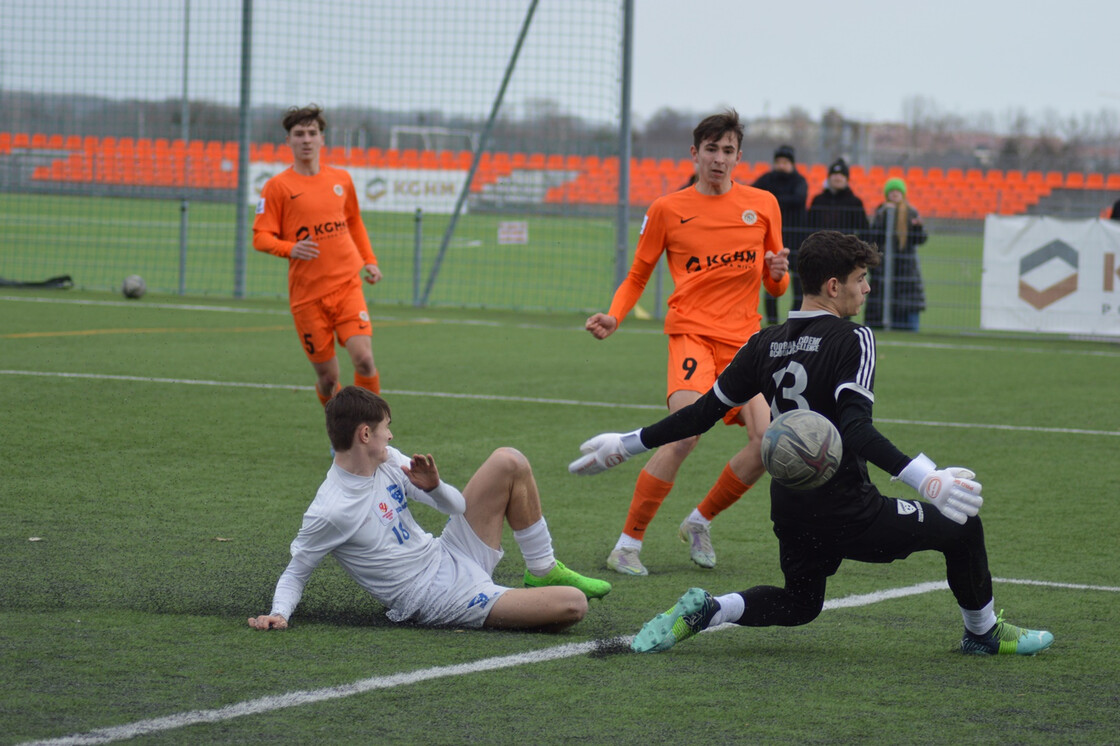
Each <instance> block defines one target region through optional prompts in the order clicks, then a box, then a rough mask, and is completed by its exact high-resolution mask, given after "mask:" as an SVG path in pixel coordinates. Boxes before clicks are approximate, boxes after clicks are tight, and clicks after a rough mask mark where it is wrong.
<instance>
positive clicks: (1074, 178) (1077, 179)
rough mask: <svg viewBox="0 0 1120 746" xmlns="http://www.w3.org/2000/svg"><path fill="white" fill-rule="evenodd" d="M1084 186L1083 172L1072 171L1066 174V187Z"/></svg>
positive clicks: (1078, 187)
mask: <svg viewBox="0 0 1120 746" xmlns="http://www.w3.org/2000/svg"><path fill="white" fill-rule="evenodd" d="M1083 186H1085V174H1082V173H1078V172H1077V171H1074V172H1073V173H1070V174H1066V188H1068V189H1080V188H1082V187H1083Z"/></svg>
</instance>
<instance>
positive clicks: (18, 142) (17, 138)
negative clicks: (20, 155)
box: [12, 132, 31, 148]
mask: <svg viewBox="0 0 1120 746" xmlns="http://www.w3.org/2000/svg"><path fill="white" fill-rule="evenodd" d="M12 147H13V148H29V147H31V135H29V134H27V133H26V132H17V133H15V135H13V136H12Z"/></svg>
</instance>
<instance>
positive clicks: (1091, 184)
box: [1085, 174, 1104, 189]
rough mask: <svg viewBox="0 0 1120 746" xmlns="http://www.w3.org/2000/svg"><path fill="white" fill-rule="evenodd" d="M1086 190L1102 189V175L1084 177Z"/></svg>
mask: <svg viewBox="0 0 1120 746" xmlns="http://www.w3.org/2000/svg"><path fill="white" fill-rule="evenodd" d="M1085 188H1086V189H1104V174H1089V175H1088V176H1086V177H1085Z"/></svg>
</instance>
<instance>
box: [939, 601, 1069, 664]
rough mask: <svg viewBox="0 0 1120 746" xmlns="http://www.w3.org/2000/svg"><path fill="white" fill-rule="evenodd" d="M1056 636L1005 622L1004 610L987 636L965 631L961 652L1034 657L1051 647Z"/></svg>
mask: <svg viewBox="0 0 1120 746" xmlns="http://www.w3.org/2000/svg"><path fill="white" fill-rule="evenodd" d="M1053 642H1054V635H1052V634H1050V633H1049V632H1047V631H1046V630H1044V629H1024V628H1022V627H1016V626H1015V625H1014V624H1009V623H1008V622H1005V621H1003V609H1000V610H999V616H998V617H996V626H994V627H992V628H991V629H990V630H988V632H987V634H983V635H977V634H973V633H972V632H969V631H968V630H965V632H964V637H963V638H961V652H962V653H968V654H970V655H1034V654H1035V653H1038V652H1040V651H1043V650H1045V649H1046V648H1048V647H1050V645H1051V644H1053Z"/></svg>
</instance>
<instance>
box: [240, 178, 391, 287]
mask: <svg viewBox="0 0 1120 746" xmlns="http://www.w3.org/2000/svg"><path fill="white" fill-rule="evenodd" d="M305 238H310V239H311V240H312V241H315V242H316V243H318V244H319V256H318V257H316V258H315V259H311V260H305V259H293V258H292V256H291V254H292V247H293V246H294V245H295V244H296V243H297V242H299V241H301V240H303V239H305ZM253 248H255V249H256V250H258V251H264V252H266V253H269V254H273V255H275V256H281V257H286V258H287V259H288V298H289V301H290V303H291V304H292V306H298V305H301V304H303V303H307V302H309V301H313V300H316V299H318V298H321V297H323V296H324V295H327V294H329V293H330V292H332V291H334V290H336V289H337V288H338V287H339V286H341V285H345V284H348V283H351V282H353V281H354V278H355V277H357V276H358V274H359V273H360V272H361V270H362V267H364V266H365V265H367V264H377V257H376V256H375V255H374V253H373V247H372V246H371V245H370V242H369V236H368V235H367V234H366V228H365V225H364V224H363V223H362V214H361V212H360V211H359V209H358V195H357V193H356V192H355V191H354V182H353V181H352V180H351V178H350V174H348V173H347V172H346V171H343V170H342V169H338V168H331V167H330V166H320V167H319V173H317V174H315V175H314V176H304V175H303V174H298V173H296V172H295V171H294V170H292V169H291V168H288V169H285V170H284V171H281V172H280V173H278V174H276V175H275V176H273V177H272V178H271V179H269V180H268V181H267V182H265V185H264V188H263V189H261V199H260V202H259V203H258V204H257V216H256V219H255V220H254V221H253Z"/></svg>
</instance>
